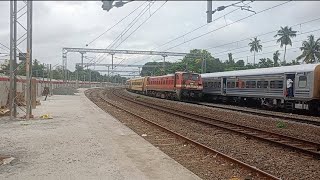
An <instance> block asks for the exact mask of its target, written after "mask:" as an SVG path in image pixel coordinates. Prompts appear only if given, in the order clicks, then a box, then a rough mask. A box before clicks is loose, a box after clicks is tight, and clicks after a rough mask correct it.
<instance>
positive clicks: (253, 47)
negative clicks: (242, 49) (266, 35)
mask: <svg viewBox="0 0 320 180" xmlns="http://www.w3.org/2000/svg"><path fill="white" fill-rule="evenodd" d="M248 45H249V46H250V52H253V65H255V62H256V52H259V51H262V45H261V44H260V40H259V39H258V38H257V37H255V38H254V39H251V42H250V43H249V44H248Z"/></svg>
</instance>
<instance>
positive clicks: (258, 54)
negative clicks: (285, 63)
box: [234, 47, 300, 60]
mask: <svg viewBox="0 0 320 180" xmlns="http://www.w3.org/2000/svg"><path fill="white" fill-rule="evenodd" d="M299 48H300V47H294V48H288V49H287V51H289V50H293V49H299ZM278 51H284V50H282V49H280V50H278ZM269 53H274V51H269V52H264V53H257V54H256V55H255V56H256V57H257V56H260V55H263V54H269ZM252 56H254V55H249V56H242V57H236V58H234V60H236V59H242V58H246V57H252Z"/></svg>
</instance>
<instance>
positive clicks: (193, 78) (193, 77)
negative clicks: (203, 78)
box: [191, 74, 199, 81]
mask: <svg viewBox="0 0 320 180" xmlns="http://www.w3.org/2000/svg"><path fill="white" fill-rule="evenodd" d="M191 79H192V81H197V80H199V75H198V74H192V75H191Z"/></svg>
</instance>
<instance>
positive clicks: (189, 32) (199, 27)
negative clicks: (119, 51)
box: [133, 1, 252, 64]
mask: <svg viewBox="0 0 320 180" xmlns="http://www.w3.org/2000/svg"><path fill="white" fill-rule="evenodd" d="M240 2H241V1H240ZM240 2H238V3H240ZM250 3H252V2H248V3H246V4H245V6H246V5H248V4H250ZM229 6H230V5H229ZM240 9H241V7H240V8H237V9H234V10H232V11H230V12H228V13H226V14H224V15H222V16H220V17H218V18H216V19H214V20H213V21H212V22H215V21H217V20H219V19H221V18H224V17H225V16H227V15H229V14H231V13H233V12H235V11H237V10H240ZM207 25H208V23H206V24H203V25H201V26H198V27H196V28H194V29H193V30H191V31H188V32H187V33H185V34H183V35H180V36H178V37H176V38H174V39H172V40H169V41H167V42H166V43H163V44H162V45H160V46H158V47H156V48H153V49H151V51H152V50H154V49H157V48H160V47H162V46H164V45H167V44H169V43H171V42H173V41H175V40H178V39H180V38H182V37H185V36H186V35H188V34H191V33H193V32H195V31H197V30H199V29H201V28H203V27H205V26H207ZM146 59H147V58H144V59H142V60H138V61H136V62H134V63H133V64H136V63H138V62H141V61H144V60H146Z"/></svg>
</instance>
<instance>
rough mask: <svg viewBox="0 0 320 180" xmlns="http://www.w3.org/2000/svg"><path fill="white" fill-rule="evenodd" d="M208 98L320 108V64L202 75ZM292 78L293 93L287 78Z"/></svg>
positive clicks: (265, 104) (289, 107) (297, 107)
mask: <svg viewBox="0 0 320 180" xmlns="http://www.w3.org/2000/svg"><path fill="white" fill-rule="evenodd" d="M201 77H202V79H203V83H204V87H203V94H204V98H205V99H206V100H220V101H223V102H228V101H233V102H239V103H246V104H255V105H262V106H268V107H275V108H285V109H308V110H310V111H318V108H319V104H320V103H319V101H320V64H303V65H294V66H282V67H273V68H262V69H250V70H241V71H228V72H217V73H206V74H202V75H201ZM288 79H291V80H292V81H293V83H292V87H293V94H292V95H289V94H288V92H287V80H288Z"/></svg>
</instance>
